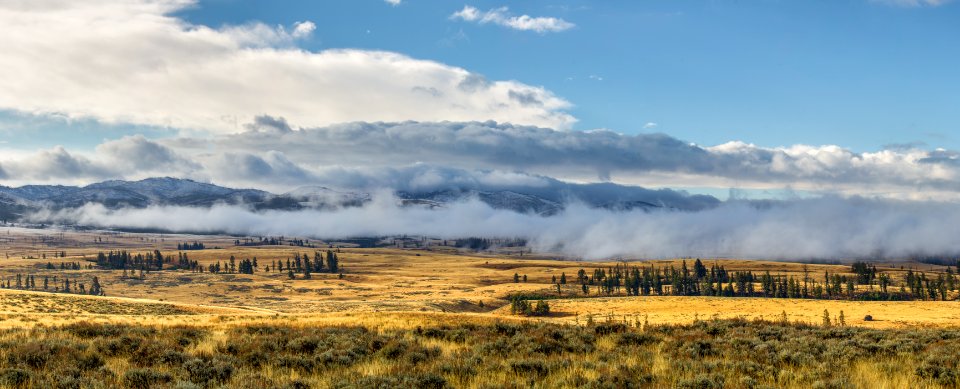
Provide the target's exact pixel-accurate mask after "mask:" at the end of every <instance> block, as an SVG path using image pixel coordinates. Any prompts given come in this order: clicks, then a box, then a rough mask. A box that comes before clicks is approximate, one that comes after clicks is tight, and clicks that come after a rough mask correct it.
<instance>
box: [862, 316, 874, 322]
mask: <svg viewBox="0 0 960 389" xmlns="http://www.w3.org/2000/svg"><path fill="white" fill-rule="evenodd" d="M863 321H873V315H867V316H864V317H863Z"/></svg>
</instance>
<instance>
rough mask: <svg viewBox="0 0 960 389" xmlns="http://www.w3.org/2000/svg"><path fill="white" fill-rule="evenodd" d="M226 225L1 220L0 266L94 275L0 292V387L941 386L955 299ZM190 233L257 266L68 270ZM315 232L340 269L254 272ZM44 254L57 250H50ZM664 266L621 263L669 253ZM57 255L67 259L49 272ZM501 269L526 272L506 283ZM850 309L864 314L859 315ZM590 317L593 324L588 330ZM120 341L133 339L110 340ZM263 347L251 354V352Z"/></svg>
mask: <svg viewBox="0 0 960 389" xmlns="http://www.w3.org/2000/svg"><path fill="white" fill-rule="evenodd" d="M235 239H236V238H234V237H218V236H213V237H211V236H192V235H161V234H146V233H144V234H134V233H113V232H100V231H88V232H75V231H64V232H58V231H55V230H49V229H47V230H27V229H19V228H3V227H0V279H2V280H4V281H12V280H13V279H14V277H16V275H17V274H21V275H24V276H25V275H33V276H35V277H36V279H40V278H42V277H53V276H57V277H61V278H62V277H68V278H70V279H72V280H75V281H78V282H89V280H91V279H92V277H94V276H96V277H98V279H99V280H100V283H101V284H102V286H103V288H104V289H105V291H106V294H107V296H87V295H76V294H65V293H49V292H42V291H36V290H33V291H31V290H17V289H0V329H2V331H0V344H2V345H4V346H5V347H4V348H3V349H2V350H0V354H2V356H0V387H38V388H39V387H58V386H59V387H115V386H126V387H217V386H220V385H223V386H252V387H344V388H347V387H396V386H402V387H468V388H486V387H537V388H548V387H550V388H552V387H611V388H616V387H703V388H709V387H824V388H827V387H838V388H842V387H871V388H878V387H886V388H908V387H941V386H946V387H950V386H955V385H956V384H957V383H958V381H957V380H958V374H956V361H957V358H955V356H957V355H960V333H957V331H956V330H955V329H956V328H960V309H958V308H960V302H958V301H902V302H896V301H880V302H863V301H839V300H803V299H766V298H726V297H717V298H713V297H671V296H664V297H660V296H642V297H626V296H614V297H605V296H597V295H596V294H591V295H589V296H584V295H583V294H582V292H581V291H580V287H579V285H575V284H574V283H573V282H571V283H569V284H568V285H563V286H561V288H560V289H561V290H560V292H559V294H558V292H557V286H556V284H555V283H554V282H553V278H554V277H557V278H558V279H559V278H560V277H561V275H562V274H566V276H567V277H568V279H573V278H574V277H575V275H576V273H577V271H578V270H580V269H584V270H586V271H587V272H588V273H590V272H592V270H593V269H594V268H597V267H608V266H613V265H615V264H616V262H587V261H577V260H575V259H569V258H567V259H562V258H557V257H554V256H551V255H548V254H540V255H531V254H529V253H525V254H523V255H521V254H520V252H519V251H518V250H502V251H499V252H493V253H475V252H468V251H463V250H458V249H456V248H453V247H449V246H441V245H432V246H428V247H419V248H401V247H391V248H358V247H353V246H351V245H347V244H338V243H336V242H333V243H326V242H315V243H316V244H318V245H320V247H319V248H316V249H314V248H306V247H291V246H257V247H238V246H234V240H235ZM194 241H201V242H203V243H204V244H205V245H206V247H207V249H204V250H196V251H186V253H187V255H188V256H189V258H190V259H191V260H197V261H199V262H200V264H201V265H203V266H207V265H209V264H213V263H217V262H220V263H221V264H225V263H226V262H227V260H228V258H229V257H230V256H234V257H235V258H236V259H237V260H241V259H245V258H253V257H256V258H257V260H258V264H259V268H258V270H257V271H256V272H254V274H224V273H219V274H216V273H209V272H203V273H197V272H190V271H186V270H164V271H159V272H157V271H153V272H149V273H146V274H145V275H144V278H143V279H139V278H138V277H123V272H122V271H120V270H103V269H95V268H94V269H87V268H86V265H88V264H90V263H91V262H89V261H91V260H93V259H94V258H95V256H96V254H97V252H99V251H110V250H127V251H130V252H133V253H139V252H147V251H152V250H160V251H161V252H163V253H164V254H165V255H170V254H173V255H176V253H177V250H176V245H177V243H178V242H180V243H182V242H194ZM329 244H333V245H334V246H337V247H336V248H334V250H336V251H337V252H338V256H339V258H340V263H341V265H342V266H343V268H344V271H343V277H342V278H341V277H340V276H339V275H338V274H328V273H313V274H312V277H311V278H310V279H304V278H303V276H302V274H297V275H296V279H289V276H288V274H287V273H286V272H278V271H271V272H266V271H264V269H265V268H266V266H273V265H272V263H273V262H274V261H286V260H287V259H288V258H292V257H293V256H294V255H295V254H296V253H299V254H301V255H303V254H306V255H310V256H311V257H312V256H313V253H314V251H316V250H320V251H326V250H327V249H328V247H329ZM340 246H342V247H340ZM62 252H65V253H66V257H63V258H59V257H55V256H56V253H62ZM682 261H683V260H681V259H676V260H657V261H643V262H636V263H630V264H631V265H634V264H636V265H642V266H647V265H651V264H653V265H655V266H664V265H669V264H672V265H675V266H680V264H681V263H682ZM714 261H715V260H713V259H708V260H705V261H704V262H705V263H706V264H707V265H708V266H709V265H711V264H713V263H714ZM716 261H717V263H720V264H722V265H723V266H724V267H725V268H726V269H727V270H728V271H739V270H751V271H754V272H765V271H770V272H771V273H773V274H790V275H795V276H798V278H799V277H802V275H803V274H805V273H806V274H809V275H810V276H811V277H822V274H823V273H824V272H830V273H842V274H850V273H849V271H850V269H849V266H845V265H836V264H801V263H789V262H777V261H758V260H731V259H724V260H716ZM61 262H63V263H73V262H79V263H81V264H82V265H83V267H84V268H83V269H81V270H66V269H60V263H61ZM48 263H51V264H53V265H54V269H48V268H47V267H48V266H47V264H48ZM687 264H688V265H691V264H692V260H688V262H687ZM878 269H879V270H880V271H883V272H885V273H887V274H890V275H891V276H892V277H893V279H894V280H895V282H897V281H896V280H899V279H902V278H903V275H904V273H905V272H906V270H908V269H914V270H922V271H924V272H927V273H928V274H936V273H937V272H941V271H944V270H945V269H946V268H945V267H941V266H935V265H928V264H918V263H881V264H878ZM514 274H518V275H520V276H526V277H527V281H526V282H514ZM517 293H525V294H540V295H544V296H551V300H549V301H550V304H551V314H550V315H548V316H544V317H530V318H527V317H519V316H515V315H511V314H510V310H509V301H508V299H509V297H510V296H511V295H514V294H517ZM824 310H828V311H829V312H830V314H831V315H832V316H833V319H834V321H836V318H837V315H839V313H840V312H841V311H843V312H844V315H845V317H846V323H847V324H848V327H844V328H837V327H833V328H826V329H825V328H821V327H819V324H820V322H821V320H822V315H823V311H824ZM784 313H785V314H786V316H787V321H786V322H784V321H783V314H784ZM866 315H872V316H873V318H874V320H872V321H864V320H863V318H864V316H866ZM588 321H591V322H593V323H594V324H593V325H592V326H587V325H586V324H587V322H588ZM571 324H575V325H571ZM144 334H146V335H144ZM271 334H272V335H271ZM144 336H145V337H144ZM137 337H140V338H143V339H147V341H145V342H146V343H142V342H139V341H138V342H135V343H136V344H135V345H130V344H127V343H124V342H128V343H129V342H133V341H130V340H129V339H132V338H137ZM350 342H354V343H350ZM357 342H359V343H357ZM305 344H306V345H305ZM311 345H313V346H311ZM304 347H306V348H304ZM261 348H262V349H263V350H262V351H263V352H264V353H265V354H263V355H260V354H257V353H255V352H254V351H255V350H257V349H261ZM163 350H166V351H171V352H172V353H167V354H165V353H164V352H163ZM38 353H39V354H44V355H48V357H43V358H41V357H36V358H40V359H38V362H36V363H34V364H33V365H31V364H30V363H25V362H23V361H24V360H26V361H30V360H31V359H24V358H33V357H31V356H34V357H35V354H38ZM168 354H169V355H168ZM83 358H88V359H89V360H90V361H91V365H90V366H89V367H90V368H89V369H80V370H79V371H78V370H77V367H76V366H72V365H71V363H76V361H78V360H87V359H83ZM144 358H147V359H149V360H151V361H152V362H150V363H145V362H143V360H144ZM151 358H152V359H151ZM951 361H952V362H951ZM943 366H946V367H945V368H944V367H943ZM944 369H946V370H944ZM951 372H953V373H951ZM191 385H192V386H191Z"/></svg>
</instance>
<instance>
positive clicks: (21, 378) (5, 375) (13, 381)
mask: <svg viewBox="0 0 960 389" xmlns="http://www.w3.org/2000/svg"><path fill="white" fill-rule="evenodd" d="M29 381H30V372H29V371H26V370H21V369H3V370H0V383H2V384H3V385H4V386H9V387H14V388H19V387H21V386H25V385H26V384H27V383H28V382H29Z"/></svg>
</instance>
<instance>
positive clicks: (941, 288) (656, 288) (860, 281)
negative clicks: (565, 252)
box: [513, 259, 960, 300]
mask: <svg viewBox="0 0 960 389" xmlns="http://www.w3.org/2000/svg"><path fill="white" fill-rule="evenodd" d="M851 272H853V273H854V274H853V275H852V276H851V275H846V274H837V273H830V272H824V273H823V275H822V277H816V276H813V275H811V274H809V272H806V271H805V272H804V275H803V277H796V276H793V275H780V274H771V273H770V272H769V271H766V272H763V273H760V272H753V271H727V270H726V269H725V268H724V266H723V265H719V264H713V265H712V266H710V267H709V268H708V267H707V266H705V265H704V264H703V262H702V261H701V260H700V259H697V260H696V261H695V262H694V264H693V267H692V268H690V267H688V266H687V262H686V261H683V263H682V264H681V266H680V267H675V266H673V265H669V266H665V267H657V266H653V265H650V266H628V265H626V264H616V265H614V266H610V267H607V268H596V269H594V270H593V272H592V273H588V272H587V271H586V270H584V269H580V270H579V271H578V272H577V274H576V277H575V278H574V279H573V280H572V282H575V283H576V284H579V285H580V289H581V291H582V293H583V294H584V295H590V294H592V293H593V294H596V295H619V294H626V295H628V296H648V295H659V296H666V295H672V296H715V297H769V298H812V299H845V300H917V299H919V300H947V299H948V297H949V296H948V292H952V291H956V290H957V289H958V288H960V282H958V280H957V277H956V275H955V274H954V273H953V271H952V269H947V271H946V272H945V273H940V274H937V276H936V277H934V276H932V275H931V276H928V275H927V274H925V273H923V272H914V271H913V270H908V271H907V274H906V277H905V279H904V281H903V282H901V283H898V284H896V285H895V283H894V282H893V280H892V279H891V278H890V275H889V274H886V273H882V272H879V271H877V269H876V266H874V265H870V264H867V263H864V262H855V263H853V264H852V265H851ZM522 278H523V280H524V282H525V281H526V276H523V277H522ZM520 279H521V276H520V275H519V274H514V276H513V280H514V282H520ZM553 283H554V284H556V285H557V291H558V293H559V292H560V285H565V284H567V283H568V277H567V275H566V273H562V274H561V275H560V278H559V279H557V277H556V276H554V277H553ZM858 285H866V286H868V288H867V289H866V290H864V288H858V287H857V286H858Z"/></svg>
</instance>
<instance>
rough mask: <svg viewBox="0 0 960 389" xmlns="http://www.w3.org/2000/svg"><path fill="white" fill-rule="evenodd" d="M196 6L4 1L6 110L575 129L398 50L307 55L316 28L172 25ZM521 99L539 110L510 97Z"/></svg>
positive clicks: (1, 97)
mask: <svg viewBox="0 0 960 389" xmlns="http://www.w3.org/2000/svg"><path fill="white" fill-rule="evenodd" d="M193 5H194V1H192V0H110V1H94V2H65V1H57V0H38V1H29V2H27V1H14V2H2V3H0V25H2V26H3V32H4V33H3V34H0V47H3V50H4V52H3V55H2V56H0V68H2V69H4V71H3V72H2V74H0V109H9V110H14V111H19V112H25V113H32V114H57V115H64V116H66V117H69V118H92V119H96V120H99V121H101V122H103V123H134V124H143V125H152V126H161V127H172V128H178V129H185V130H204V131H215V132H221V133H231V132H239V131H242V130H243V129H244V128H243V125H244V124H245V123H249V122H250V121H251V120H253V118H254V116H255V115H257V114H270V115H275V116H282V117H285V118H287V119H288V120H290V121H292V122H295V123H297V124H299V125H301V126H308V127H315V126H323V125H329V124H331V123H338V122H347V121H354V120H373V121H377V120H383V121H398V120H411V119H412V120H425V121H438V120H454V121H465V120H488V119H494V120H498V121H507V122H514V123H524V124H531V125H538V126H548V127H552V128H559V129H566V128H570V127H571V126H572V124H573V123H574V122H575V118H574V117H573V116H571V115H570V114H568V113H567V112H565V110H566V109H567V108H569V107H570V104H569V103H568V102H567V101H566V100H564V99H562V98H560V97H557V96H555V95H554V94H553V93H551V92H550V91H548V90H546V89H544V88H542V87H538V86H531V85H526V84H523V83H520V82H517V81H495V80H486V79H484V78H483V77H482V76H480V75H477V74H475V73H471V72H470V71H468V70H465V69H462V68H458V67H453V66H448V65H445V64H442V63H438V62H433V61H425V60H418V59H414V58H410V57H408V56H405V55H402V54H398V53H392V52H383V51H365V50H349V49H331V50H325V51H320V52H309V51H305V50H301V49H298V48H297V47H296V42H297V40H299V39H303V38H306V37H308V36H310V35H311V33H312V32H313V31H314V30H315V29H316V25H315V24H314V23H312V22H310V21H301V22H298V23H296V24H294V25H292V26H268V25H265V24H263V23H256V22H254V23H248V24H243V25H235V26H221V27H218V28H211V27H208V26H202V25H194V24H190V23H188V22H187V21H185V20H183V19H181V18H180V17H179V16H177V11H180V10H183V9H184V8H186V7H190V6H193ZM38 59H42V60H38ZM422 91H431V93H423V92H422ZM518 94H519V95H523V96H530V97H531V99H532V100H535V101H537V102H539V104H525V103H524V101H519V100H516V99H514V98H511V95H518Z"/></svg>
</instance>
